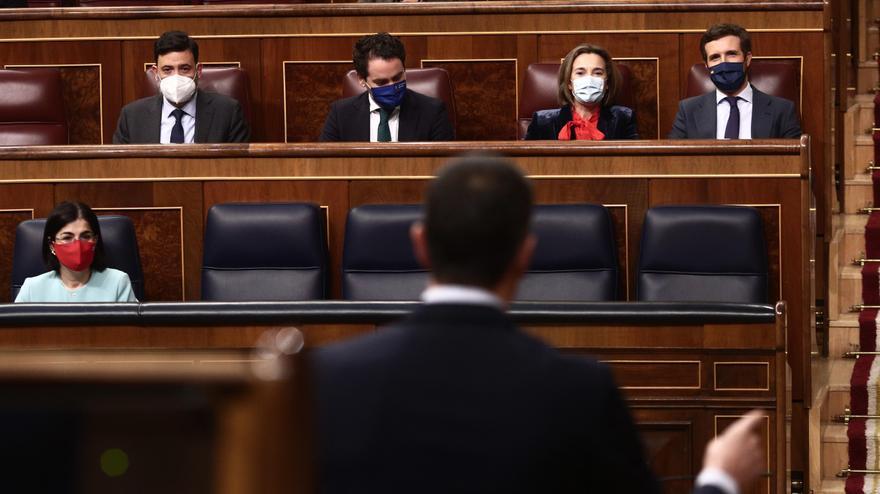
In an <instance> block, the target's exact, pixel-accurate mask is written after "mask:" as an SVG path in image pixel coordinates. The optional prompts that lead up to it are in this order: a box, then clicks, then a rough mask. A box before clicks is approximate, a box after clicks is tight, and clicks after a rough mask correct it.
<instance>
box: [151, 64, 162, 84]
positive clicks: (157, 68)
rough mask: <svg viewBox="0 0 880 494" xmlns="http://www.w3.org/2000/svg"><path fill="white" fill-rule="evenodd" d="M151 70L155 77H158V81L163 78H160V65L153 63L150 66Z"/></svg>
mask: <svg viewBox="0 0 880 494" xmlns="http://www.w3.org/2000/svg"><path fill="white" fill-rule="evenodd" d="M150 72H152V73H153V77H155V78H156V81H160V80H161V79H160V78H159V67H156V64H153V65H152V66H151V67H150Z"/></svg>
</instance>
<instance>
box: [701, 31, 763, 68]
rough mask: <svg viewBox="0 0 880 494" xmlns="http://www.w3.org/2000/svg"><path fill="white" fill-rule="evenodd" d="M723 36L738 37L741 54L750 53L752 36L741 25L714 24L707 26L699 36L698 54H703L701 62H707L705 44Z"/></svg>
mask: <svg viewBox="0 0 880 494" xmlns="http://www.w3.org/2000/svg"><path fill="white" fill-rule="evenodd" d="M725 36H736V37H737V38H739V47H740V49H741V50H742V52H743V55H745V54H746V53H751V51H752V38H751V36H749V32H748V31H746V30H745V29H744V28H743V27H742V26H738V25H736V24H715V25H714V26H711V27H709V29H707V30H706V32H705V33H703V37H702V38H700V54H701V55H703V62H707V61H708V58H709V57H708V55H707V54H706V44H707V43H711V42H712V41H715V40H716V39H721V38H723V37H725Z"/></svg>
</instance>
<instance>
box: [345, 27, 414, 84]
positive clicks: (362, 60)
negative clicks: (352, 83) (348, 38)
mask: <svg viewBox="0 0 880 494" xmlns="http://www.w3.org/2000/svg"><path fill="white" fill-rule="evenodd" d="M351 58H352V61H353V62H354V70H355V71H356V72H357V75H358V77H360V78H361V79H366V78H367V64H368V63H369V62H370V59H373V58H381V59H382V60H392V59H395V58H399V59H400V62H401V63H403V64H406V49H405V48H404V47H403V43H402V42H401V41H400V38H398V37H396V36H391V35H390V34H388V33H376V34H370V35H367V36H364V37H363V38H361V39H359V40H358V41H357V43H355V44H354V50H352V52H351Z"/></svg>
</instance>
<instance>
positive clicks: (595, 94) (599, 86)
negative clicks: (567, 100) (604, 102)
mask: <svg viewBox="0 0 880 494" xmlns="http://www.w3.org/2000/svg"><path fill="white" fill-rule="evenodd" d="M571 87H572V94H574V97H575V99H577V100H578V101H580V102H581V103H583V104H585V105H590V104H594V103H597V102H598V101H599V100H600V99H602V95H603V94H605V79H602V78H601V77H594V76H591V75H585V76H583V77H579V78H577V79H575V80H573V81H571Z"/></svg>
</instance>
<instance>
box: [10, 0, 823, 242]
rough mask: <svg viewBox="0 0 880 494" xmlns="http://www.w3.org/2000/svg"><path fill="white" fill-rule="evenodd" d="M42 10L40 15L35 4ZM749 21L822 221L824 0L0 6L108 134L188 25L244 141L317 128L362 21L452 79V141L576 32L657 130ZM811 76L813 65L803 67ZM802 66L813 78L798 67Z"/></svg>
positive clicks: (81, 130) (33, 59)
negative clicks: (230, 103)
mask: <svg viewBox="0 0 880 494" xmlns="http://www.w3.org/2000/svg"><path fill="white" fill-rule="evenodd" d="M46 12H50V13H46ZM731 21H732V22H738V23H740V24H742V25H743V26H745V27H746V28H748V29H750V30H751V31H752V35H753V52H754V54H755V55H756V56H761V57H786V58H787V57H794V58H799V59H801V60H802V62H803V64H802V67H803V74H802V77H801V82H802V100H803V105H802V108H803V115H802V120H803V128H804V131H805V132H806V133H808V134H810V135H811V136H813V140H812V145H813V149H812V152H813V157H814V158H813V164H814V166H815V169H814V172H813V173H814V177H815V179H816V180H815V182H816V185H815V192H816V195H817V199H818V205H819V209H820V215H819V218H820V219H819V221H820V229H819V230H820V232H821V231H823V228H824V220H823V218H824V212H825V211H828V210H829V209H828V208H827V207H826V206H825V205H826V202H827V201H828V200H830V194H827V193H826V189H827V188H828V186H829V183H828V181H827V180H826V179H825V177H826V176H828V174H827V173H826V172H825V161H824V156H825V142H826V133H827V132H826V128H827V125H826V105H824V104H820V103H822V102H825V101H827V100H828V94H829V88H828V87H827V83H826V78H824V77H817V76H816V74H822V73H824V72H825V71H824V66H825V62H824V53H825V47H824V37H825V29H824V20H823V16H822V3H821V2H816V1H803V2H766V1H760V0H752V1H739V2H730V3H729V4H721V5H719V4H717V3H711V4H710V3H703V2H699V1H691V2H681V3H678V2H664V3H658V2H650V1H644V0H636V1H634V2H627V3H626V4H625V5H620V6H617V5H615V4H614V3H596V4H591V3H590V2H584V3H579V4H577V5H559V4H552V5H546V4H542V2H508V3H505V2H476V3H456V4H450V5H431V4H420V5H406V4H402V5H401V4H399V5H387V4H386V5H382V4H378V5H320V6H319V5H294V6H273V7H266V6H262V7H258V8H257V7H252V8H242V7H240V6H234V7H230V6H217V7H199V6H192V7H152V8H131V9H127V8H113V9H100V8H95V9H84V8H79V9H55V10H49V11H42V13H28V12H25V13H15V12H0V32H2V33H3V36H4V38H5V39H3V40H0V65H2V66H5V67H14V66H27V65H50V66H59V67H61V69H62V70H63V72H64V81H65V88H66V89H65V91H66V92H65V99H66V103H67V110H68V114H69V119H70V120H71V123H72V125H71V129H72V131H71V143H72V144H100V143H109V142H110V141H111V139H112V134H113V130H114V129H115V126H116V120H117V118H118V115H119V112H120V109H121V107H122V106H123V105H124V104H125V103H128V102H130V101H133V100H135V99H137V98H139V97H141V96H143V95H144V94H145V93H146V88H145V87H144V81H143V75H142V73H143V70H144V64H145V63H150V62H152V60H153V53H152V42H153V40H154V39H155V37H156V36H157V35H158V34H159V33H161V32H163V31H165V30H170V29H185V30H187V31H189V32H190V33H191V34H192V35H194V36H195V37H197V39H198V40H199V43H200V48H201V61H202V62H204V63H224V64H228V63H233V64H239V65H240V66H241V67H242V68H243V69H244V70H245V71H247V73H248V74H249V75H250V87H249V90H250V98H251V102H252V108H253V111H254V114H253V118H252V120H253V121H252V127H253V140H254V141H255V142H307V141H313V140H315V139H317V137H318V135H319V134H320V130H321V126H322V124H323V121H324V117H325V115H326V111H327V109H328V107H329V104H330V102H332V101H333V100H334V99H337V98H339V97H340V95H341V79H342V75H343V74H344V73H345V72H346V71H348V70H349V69H350V68H351V49H352V45H353V44H354V42H355V40H357V39H358V37H360V36H361V35H362V34H364V33H369V32H376V31H380V30H383V31H391V32H393V33H396V34H399V35H400V36H401V37H402V39H403V41H404V43H405V45H406V48H407V61H406V65H407V67H410V68H413V67H443V68H445V69H447V70H448V71H449V72H450V74H451V76H452V81H453V85H454V91H455V97H456V102H457V104H456V106H457V110H458V115H459V118H458V128H457V129H456V130H457V135H458V137H459V139H461V140H513V139H515V138H516V115H517V104H518V100H519V98H520V97H521V94H520V90H521V88H522V79H523V75H524V74H525V70H526V68H527V67H528V65H529V64H530V63H535V62H555V61H558V60H559V59H560V58H561V57H563V56H564V55H565V54H566V53H567V52H568V50H570V49H571V48H572V47H573V46H575V45H576V44H578V43H582V42H590V43H595V44H599V45H602V46H604V47H606V48H608V49H609V50H610V52H611V53H612V55H613V56H614V57H615V58H616V59H618V60H619V61H620V63H624V64H627V65H629V66H630V68H631V69H632V72H633V74H634V76H635V84H634V92H635V95H636V98H635V101H636V104H635V106H636V108H635V109H636V111H637V114H638V117H639V129H640V132H641V135H642V136H643V137H644V138H647V139H656V138H662V137H664V136H665V135H666V133H667V132H668V131H669V129H670V128H671V126H672V121H673V119H674V116H675V113H676V110H677V107H678V101H679V100H680V99H681V98H682V96H683V95H684V94H685V90H686V88H685V85H686V82H687V78H686V75H687V72H688V70H689V68H690V67H691V66H692V65H693V64H695V63H700V62H701V59H700V53H699V37H700V33H701V32H702V31H703V30H705V28H706V27H707V26H708V25H710V24H712V23H715V22H731ZM811 74H812V75H811ZM804 75H808V77H804Z"/></svg>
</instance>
